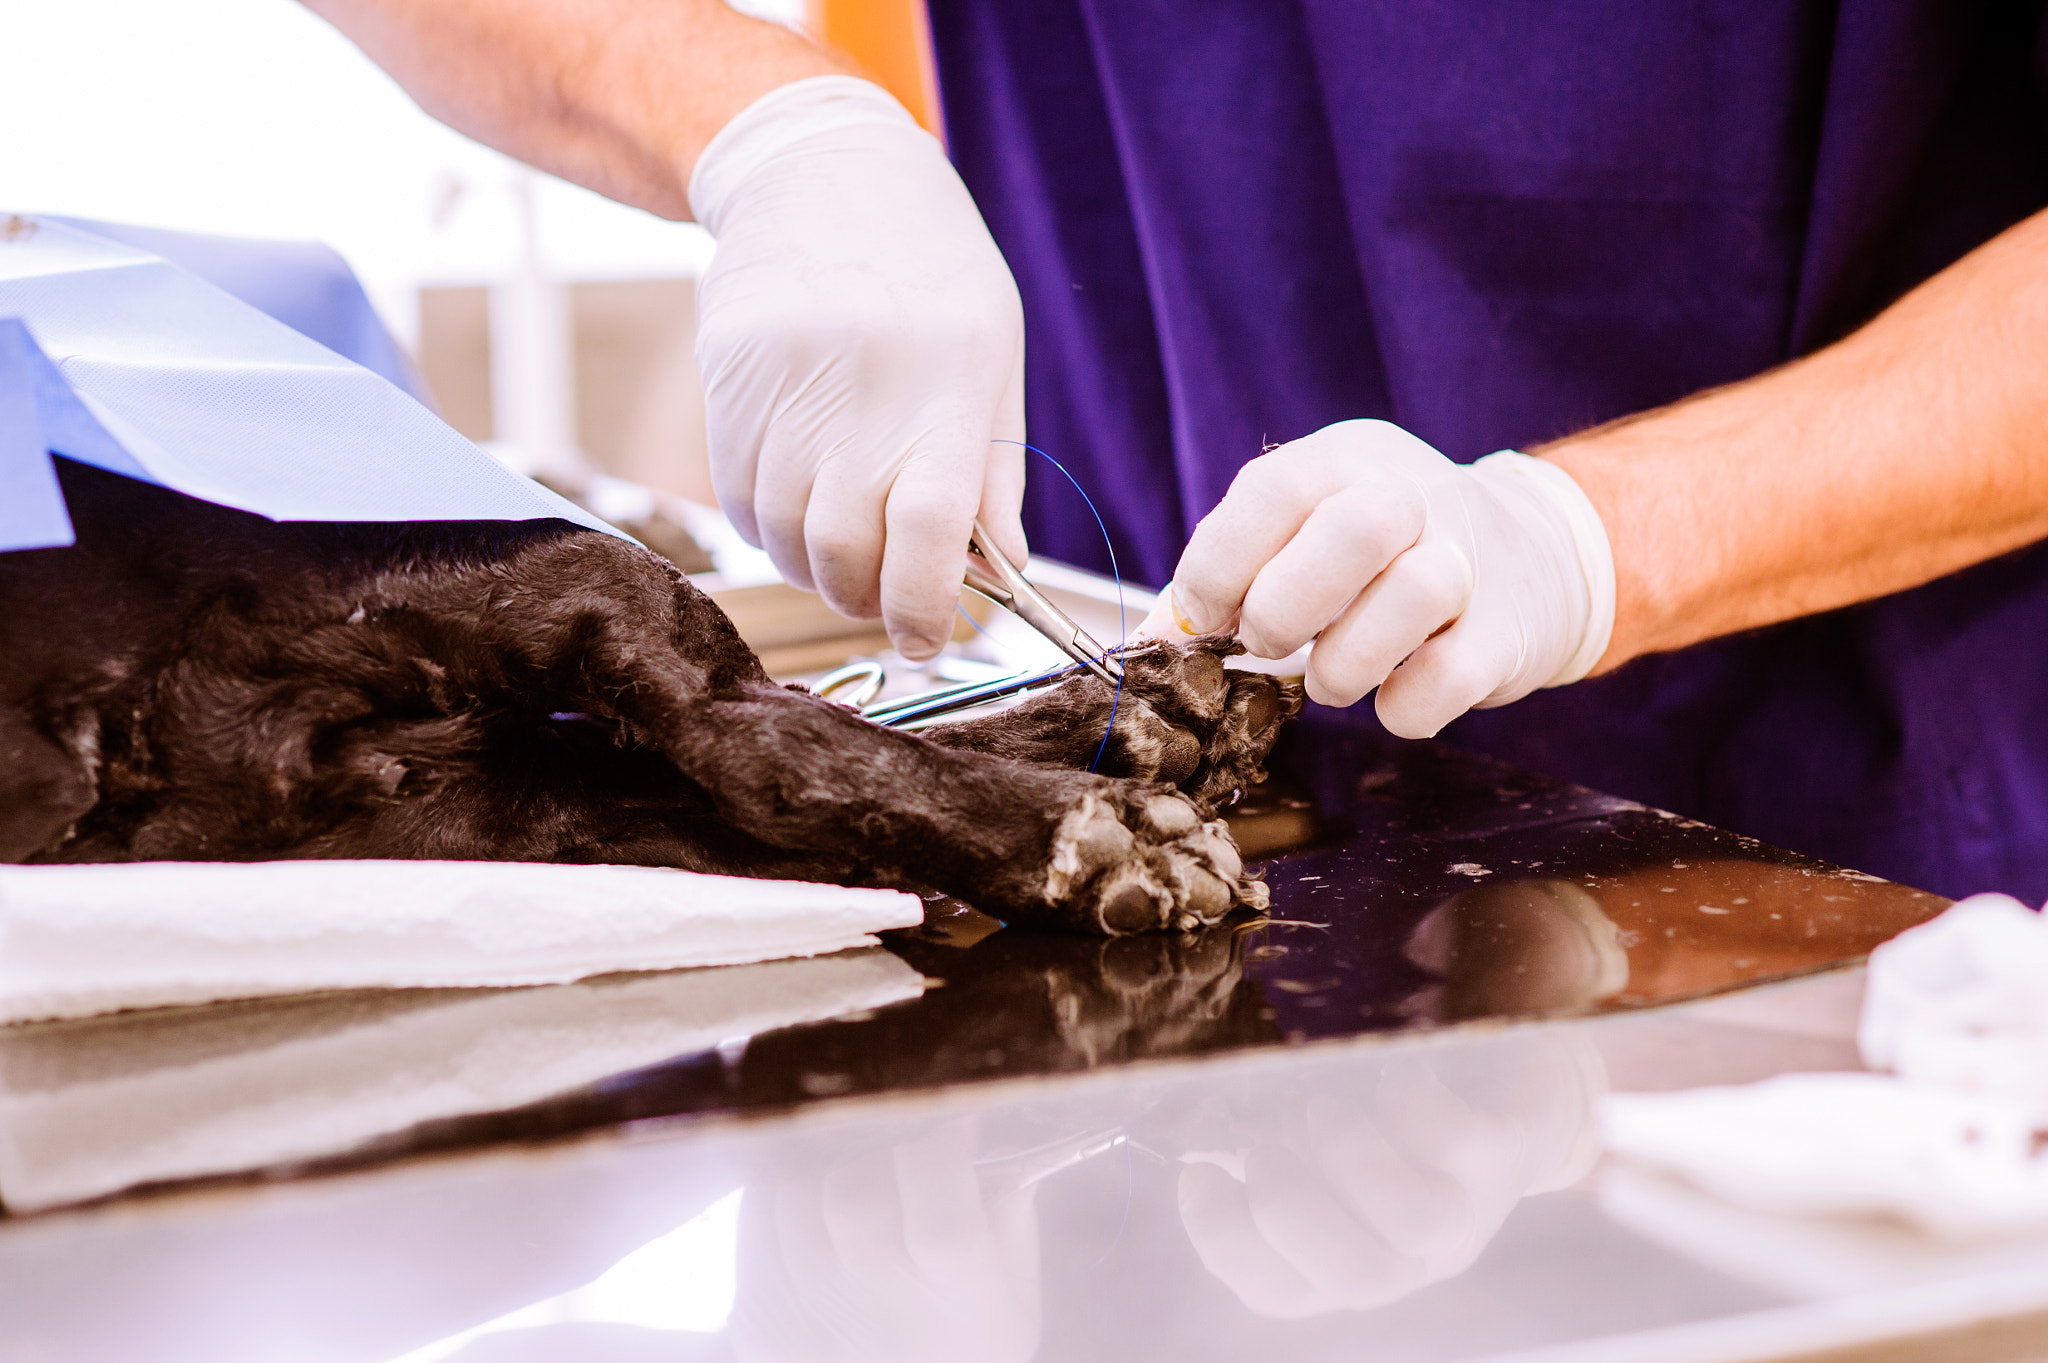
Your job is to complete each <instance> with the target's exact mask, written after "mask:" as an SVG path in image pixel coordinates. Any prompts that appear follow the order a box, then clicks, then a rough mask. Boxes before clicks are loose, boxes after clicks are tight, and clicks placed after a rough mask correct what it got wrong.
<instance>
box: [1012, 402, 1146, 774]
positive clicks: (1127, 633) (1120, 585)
mask: <svg viewBox="0 0 2048 1363" xmlns="http://www.w3.org/2000/svg"><path fill="white" fill-rule="evenodd" d="M991 443H993V444H997V445H1023V446H1024V448H1025V449H1027V450H1030V451H1031V452H1032V453H1033V454H1035V455H1037V456H1038V457H1039V458H1040V459H1043V460H1044V461H1045V462H1046V463H1048V464H1051V465H1052V466H1053V467H1054V468H1056V469H1058V470H1059V471H1060V473H1061V475H1062V476H1064V477H1065V478H1066V480H1067V481H1068V482H1070V483H1072V484H1073V485H1074V491H1076V492H1078V493H1080V494H1081V500H1082V501H1084V502H1086V503H1087V504H1088V514H1089V515H1091V516H1093V517H1094V518H1095V528H1096V529H1097V530H1100V531H1101V532H1102V547H1103V548H1105V549H1107V550H1109V575H1110V576H1111V577H1113V578H1115V579H1116V632H1117V647H1118V648H1121V647H1123V642H1124V640H1126V639H1128V638H1130V637H1131V629H1130V625H1129V624H1128V623H1126V621H1125V619H1124V575H1123V574H1122V573H1120V572H1118V571H1117V567H1116V545H1114V544H1112V543H1110V539H1109V527H1108V526H1106V525H1104V524H1103V523H1102V513H1101V512H1100V511H1097V510H1096V509H1095V499H1094V498H1093V497H1090V496H1089V495H1088V489H1087V488H1084V487H1082V486H1081V480H1080V479H1078V478H1076V477H1075V476H1074V475H1073V474H1071V473H1068V472H1067V466H1066V465H1065V464H1062V463H1061V462H1060V461H1059V460H1057V459H1055V458H1053V457H1052V456H1051V455H1049V454H1047V453H1046V452H1045V451H1044V450H1041V449H1040V448H1038V446H1036V445H1025V444H1024V442H1023V441H1021V440H997V441H993V442H991ZM975 628H976V629H979V628H981V627H980V626H979V625H977V626H975ZM1123 698H1124V674H1123V669H1122V668H1121V667H1119V668H1118V669H1117V674H1116V690H1115V691H1114V692H1112V693H1111V694H1110V697H1109V727H1108V728H1107V729H1104V730H1103V731H1102V742H1100V743H1098V744H1097V745H1096V746H1095V760H1094V761H1093V762H1090V763H1089V764H1088V770H1090V771H1094V770H1095V769H1096V768H1097V767H1099V766H1101V765H1102V754H1103V753H1105V752H1107V751H1109V736H1110V735H1111V734H1112V733H1115V732H1116V707H1117V705H1118V704H1119V703H1120V702H1121V701H1122V700H1123Z"/></svg>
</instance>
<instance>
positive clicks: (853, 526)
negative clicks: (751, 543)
mask: <svg viewBox="0 0 2048 1363" xmlns="http://www.w3.org/2000/svg"><path fill="white" fill-rule="evenodd" d="M878 466H879V467H878ZM886 467H887V465H886V464H884V463H883V461H879V460H876V459H874V458H872V457H870V455H869V454H868V452H866V451H854V450H845V451H842V452H840V453H838V454H836V455H835V456H834V457H831V458H828V459H826V460H825V461H823V462H822V463H820V464H819V465H818V471H817V476H816V478H815V480H814V481H813V483H812V485H811V495H810V500H809V502H808V503H807V504H806V505H805V507H804V520H803V531H802V533H803V542H804V559H805V562H806V563H807V564H808V565H809V568H810V576H811V581H812V583H813V585H814V586H815V588H816V590H817V592H818V594H819V595H820V596H822V597H824V598H825V604H827V605H828V606H830V607H832V609H833V610H835V611H838V612H839V613H840V614H841V615H845V616H850V617H852V618H854V619H856V620H872V619H874V618H875V617H876V616H878V615H880V614H881V613H882V553H883V545H884V542H885V536H884V524H883V521H884V515H885V512H884V503H885V500H886V498H887V496H888V487H887V485H886V484H881V483H879V482H878V480H877V475H878V473H879V472H880V471H881V470H882V469H884V468H886Z"/></svg>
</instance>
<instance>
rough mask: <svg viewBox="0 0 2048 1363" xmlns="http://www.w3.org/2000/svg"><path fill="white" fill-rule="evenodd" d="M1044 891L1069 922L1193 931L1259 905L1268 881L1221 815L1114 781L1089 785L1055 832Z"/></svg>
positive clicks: (1125, 929)
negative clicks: (1248, 865)
mask: <svg viewBox="0 0 2048 1363" xmlns="http://www.w3.org/2000/svg"><path fill="white" fill-rule="evenodd" d="M1044 897H1045V901H1046V903H1047V904H1048V905H1050V906H1052V908H1053V911H1054V914H1055V916H1056V917H1058V918H1059V919H1061V920H1063V921H1064V922H1066V923H1067V924H1068V925H1070V926H1073V927H1077V928H1081V929H1084V930H1086V931H1091V932H1100V933H1103V934H1105V935H1107V936H1112V937H1115V936H1122V935H1124V934H1127V933H1136V932H1156V931H1160V930H1162V929H1174V930H1178V931H1182V932H1188V931H1192V930H1194V929H1195V928H1198V927H1200V926H1202V925H1203V924H1205V923H1214V922H1216V921H1217V920H1218V919H1220V918H1222V917H1223V916H1224V915H1226V914H1228V913H1229V912H1230V911H1231V910H1232V909H1235V908H1238V907H1240V906H1249V907H1251V908H1255V909H1263V908H1264V907H1265V905H1266V887H1265V885H1264V884H1263V883H1262V882H1260V881H1258V880H1256V879H1254V878H1252V877H1249V876H1247V875H1245V873H1244V860H1243V858H1242V857H1240V856H1239V855H1238V851H1237V844H1236V843H1235V842H1234V841H1232V839H1231V836H1230V830H1229V829H1228V828H1227V827H1226V826H1225V825H1224V823H1223V821H1222V820H1220V819H1204V818H1203V817H1202V811H1201V810H1200V809H1198V808H1197V807H1196V805H1195V803H1194V802H1193V801H1192V800H1190V799H1189V798H1188V797H1187V796H1185V795H1183V794H1181V793H1180V792H1178V791H1174V790H1170V789H1168V788H1165V787H1162V786H1157V785H1149V784H1140V783H1136V782H1119V783H1115V784H1113V785H1109V786H1107V787H1105V788H1098V789H1096V790H1091V791H1089V792H1087V793H1086V794H1084V795H1082V797H1081V798H1080V800H1079V801H1078V802H1077V803H1076V804H1075V805H1074V806H1073V807H1072V808H1071V809H1069V810H1068V811H1067V813H1066V814H1065V816H1064V817H1062V818H1061V819H1060V821H1059V824H1058V826H1057V828H1056V829H1055V830H1054V832H1053V839H1052V856H1051V860H1050V865H1049V866H1048V868H1047V871H1046V879H1045V888H1044Z"/></svg>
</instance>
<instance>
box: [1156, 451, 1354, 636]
mask: <svg viewBox="0 0 2048 1363" xmlns="http://www.w3.org/2000/svg"><path fill="white" fill-rule="evenodd" d="M1314 439H1315V437H1313V436H1311V437H1309V438H1308V439H1307V440H1301V441H1296V442H1295V443H1294V444H1293V445H1283V446H1281V447H1280V448H1279V449H1277V450H1274V451H1272V452H1271V453H1270V454H1262V455H1260V456H1259V457H1258V458H1257V459H1254V460H1252V461H1251V462H1250V463H1248V464H1246V465H1245V466H1244V467H1243V468H1241V469H1239V470H1238V472H1237V477H1236V478H1234V479H1232V480H1231V484H1230V490H1229V491H1228V492H1226V493H1224V494H1223V500H1222V501H1220V502H1218V503H1217V504H1216V507H1215V509H1214V510H1212V511H1211V512H1210V513H1209V514H1208V515H1206V516H1204V517H1203V518H1202V520H1201V523H1200V524H1198V525H1197V526H1196V527H1195V532H1194V534H1192V535H1190V536H1189V537H1188V544H1187V548H1186V549H1185V550H1183V551H1182V553H1181V556H1180V562H1179V564H1178V565H1176V566H1175V568H1174V570H1173V599H1174V601H1175V603H1176V604H1178V606H1179V607H1180V611H1181V616H1182V619H1183V621H1184V622H1185V625H1186V626H1187V629H1188V632H1189V633H1194V634H1207V633H1209V632H1211V631H1213V630H1217V629H1220V628H1222V626H1223V624H1224V622H1225V621H1227V620H1229V619H1230V617H1231V616H1233V615H1235V614H1236V613H1237V609H1238V607H1239V605H1240V604H1242V603H1243V601H1244V597H1245V592H1246V591H1247V590H1249V589H1250V587H1251V585H1252V580H1253V579H1254V578H1256V577H1257V576H1258V573H1259V570H1260V569H1261V568H1263V567H1264V566H1265V565H1266V563H1267V562H1268V561H1269V560H1271V559H1272V557H1273V556H1274V555H1275V554H1277V553H1279V552H1280V550H1281V548H1282V547H1283V546H1285V545H1286V543H1287V542H1288V541H1289V540H1290V539H1292V538H1294V535H1295V532H1296V531H1298V530H1300V529H1301V526H1302V523H1303V522H1304V521H1306V520H1307V519H1308V517H1309V514H1310V513H1311V512H1313V511H1314V510H1315V508H1316V505H1317V504H1318V503H1319V502H1321V501H1322V500H1323V498H1324V497H1326V496H1328V495H1329V494H1331V493H1332V492H1335V491H1336V490H1337V489H1338V488H1339V487H1341V486H1342V480H1341V477H1340V476H1339V474H1338V471H1337V469H1336V468H1335V467H1333V462H1332V460H1331V458H1330V457H1329V454H1328V452H1327V451H1325V450H1324V449H1322V448H1321V447H1319V446H1315V445H1312V444H1311V442H1312V441H1314Z"/></svg>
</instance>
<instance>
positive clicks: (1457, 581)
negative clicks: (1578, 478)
mask: <svg viewBox="0 0 2048 1363" xmlns="http://www.w3.org/2000/svg"><path fill="white" fill-rule="evenodd" d="M1233 621H1235V622H1236V625H1237V634H1238V637H1239V638H1240V639H1242V640H1243V641H1244V644H1245V647H1246V648H1247V649H1248V650H1249V651H1250V652H1252V653H1254V654H1256V655H1258V656H1259V657H1263V658H1284V657H1286V656H1287V655H1288V654H1290V653H1292V652H1294V651H1295V650H1296V649H1298V648H1300V647H1301V646H1302V645H1303V644H1305V643H1308V642H1309V641H1310V640H1311V639H1313V640H1314V641H1315V647H1314V649H1313V650H1311V652H1310V653H1309V660H1308V678H1307V681H1308V694H1309V696H1310V697H1311V698H1312V699H1314V700H1316V701H1319V702H1321V703H1322V704H1324V705H1339V706H1342V705H1350V704H1352V703H1354V702H1356V701H1357V700H1358V699H1359V698H1360V697H1362V696H1364V695H1365V694H1366V693H1367V692H1368V691H1371V690H1372V689H1373V688H1374V687H1378V688H1379V698H1378V700H1377V701H1376V703H1375V708H1376V709H1377V710H1378V712H1379V717H1380V722H1381V723H1383V724H1385V725H1386V726H1387V728H1388V729H1389V730H1390V731H1392V732H1393V733H1395V734H1398V735H1400V736H1402V737H1404V738H1427V737H1429V736H1430V735H1432V734H1434V733H1436V732H1437V730H1439V729H1441V728H1443V726H1444V725H1446V724H1448V723H1450V722H1451V721H1452V720H1453V719H1456V718H1457V717H1458V716H1459V715H1461V714H1463V713H1465V711H1467V710H1469V709H1472V708H1474V707H1475V706H1476V707H1485V706H1493V705H1505V704H1507V703H1508V702H1509V701H1512V700H1519V699H1521V698H1522V697H1523V696H1526V695H1528V694H1529V693H1530V692H1531V691H1534V690H1536V689H1537V688H1538V687H1543V686H1562V685H1564V684H1565V683H1567V682H1574V681H1577V680H1579V679H1580V678H1581V677H1583V676H1585V675H1586V674H1587V673H1588V672H1590V671H1591V670H1592V668H1593V664H1595V663H1596V662H1598V661H1599V660H1600V655H1601V654H1602V653H1604V652H1605V651H1606V649H1607V641H1608V636H1609V635H1610V634H1611V633H1612V632H1613V628H1614V562H1613V557H1612V555H1611V552H1610V550H1609V548H1608V544H1607V532H1606V530H1605V529H1604V528H1603V527H1602V526H1601V523H1600V517H1599V514H1598V513H1597V512H1596V511H1594V509H1593V505H1592V503H1591V502H1589V501H1587V500H1586V495H1585V493H1583V492H1582V491H1580V489H1579V486H1578V484H1577V483H1575V482H1573V481H1572V477H1571V475H1570V474H1568V473H1566V472H1565V471H1564V470H1563V469H1561V468H1559V467H1557V466H1556V465H1555V464H1550V463H1547V462H1545V461H1543V460H1541V459H1532V458H1530V457H1529V456H1527V455H1524V454H1517V453H1515V452H1514V451H1512V450H1503V451H1501V452H1500V453H1499V454H1492V455H1488V456H1487V457H1486V458H1484V459H1481V460H1479V461H1478V462H1477V463H1475V464H1471V465H1461V464H1454V463H1452V462H1451V461H1450V460H1448V459H1446V458H1444V456H1443V455H1441V454H1438V453H1437V452H1436V451H1435V450H1434V449H1431V448H1430V447H1429V446H1428V445H1426V444H1424V443H1423V442H1422V441H1420V440H1418V439H1416V438H1415V437H1414V436H1412V435H1410V434H1408V432H1406V431H1404V430H1402V429H1401V428H1400V427H1398V426H1394V425H1390V424H1388V423H1387V422H1384V421H1344V422H1339V423H1338V424H1336V425H1334V426H1326V427H1324V428H1323V429H1322V430H1320V431H1317V432H1316V433H1315V434H1314V435H1310V436H1306V437H1304V438H1302V439H1300V440H1296V441H1294V442H1292V443H1290V444H1287V445H1282V446H1281V447H1280V448H1278V449H1276V450H1273V451H1271V452H1270V453H1267V454H1264V455H1261V456H1260V457H1259V458H1257V459H1254V460H1252V461H1251V462H1250V463H1249V464H1246V465H1245V466H1244V468H1242V469H1241V470H1239V472H1238V475H1237V478H1236V481H1234V482H1233V483H1232V484H1231V485H1230V491H1229V492H1228V493H1226V494H1224V497H1223V500H1222V501H1221V502H1220V503H1218V504H1217V507H1216V509H1215V510H1214V511H1211V512H1210V513H1209V514H1208V515H1207V516H1206V517H1204V518H1203V520H1202V523H1201V524H1200V525H1198V526H1196V527H1195V533H1194V535H1193V536H1192V537H1191V538H1190V539H1189V541H1188V547H1187V549H1186V551H1185V552H1184V553H1183V554H1182V555H1181V559H1180V564H1179V566H1178V567H1177V568H1175V570H1174V575H1173V582H1172V584H1171V585H1170V586H1169V588H1168V589H1167V591H1166V593H1165V594H1164V595H1162V597H1161V598H1160V604H1159V606H1158V608H1157V609H1156V610H1155V611H1154V612H1153V614H1152V616H1151V617H1149V618H1148V619H1147V620H1146V621H1145V623H1144V624H1143V625H1141V626H1140V627H1139V629H1138V633H1139V635H1140V636H1150V637H1164V638H1173V637H1176V636H1177V635H1178V636H1186V635H1193V634H1207V633H1210V632H1212V631H1216V630H1221V629H1226V628H1228V627H1229V626H1230V625H1231V623H1232V622H1233Z"/></svg>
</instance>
